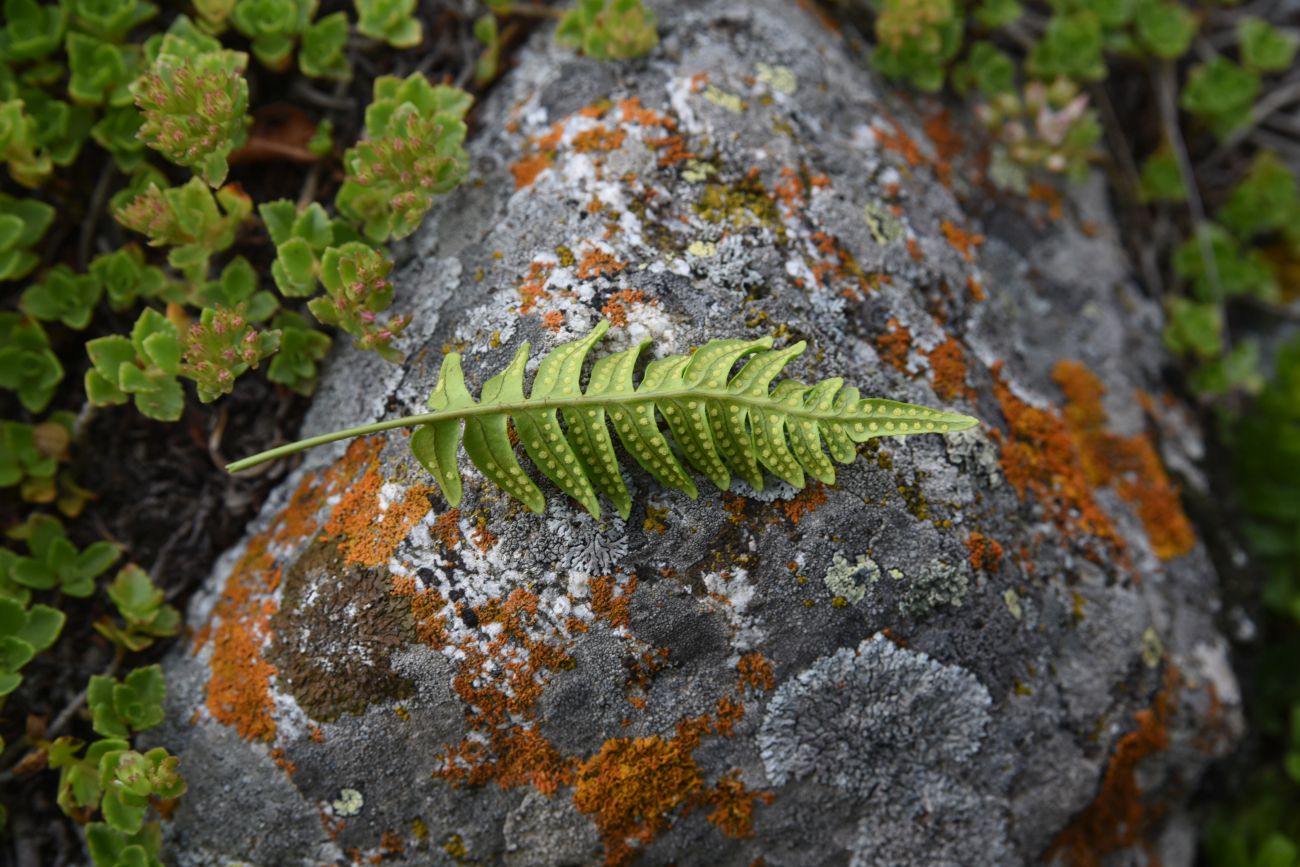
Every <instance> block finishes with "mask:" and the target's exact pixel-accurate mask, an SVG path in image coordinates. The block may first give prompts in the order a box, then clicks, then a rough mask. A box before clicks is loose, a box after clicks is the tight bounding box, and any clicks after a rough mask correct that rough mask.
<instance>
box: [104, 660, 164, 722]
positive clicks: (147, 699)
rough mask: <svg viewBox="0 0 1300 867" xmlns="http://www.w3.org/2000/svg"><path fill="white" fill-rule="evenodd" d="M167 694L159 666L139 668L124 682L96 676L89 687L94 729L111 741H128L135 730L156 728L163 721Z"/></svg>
mask: <svg viewBox="0 0 1300 867" xmlns="http://www.w3.org/2000/svg"><path fill="white" fill-rule="evenodd" d="M166 695H167V684H166V682H165V681H164V679H163V673H162V668H161V667H160V666H158V665H150V666H146V667H144V668H137V669H135V670H134V671H132V672H131V673H130V674H128V675H127V676H126V677H125V678H124V679H123V680H122V681H118V680H115V679H114V678H111V677H106V676H104V675H98V674H97V675H94V676H92V677H91V678H90V684H89V685H88V686H87V688H86V703H87V704H88V705H89V706H90V711H91V716H92V723H91V724H92V727H93V728H94V729H95V731H96V732H98V733H99V734H101V735H103V736H104V737H109V738H126V737H128V736H129V735H130V733H131V732H133V731H137V732H138V731H144V730H145V729H149V728H153V727H154V726H156V725H158V723H160V722H162V719H163V709H162V703H163V699H164V698H165V697H166Z"/></svg>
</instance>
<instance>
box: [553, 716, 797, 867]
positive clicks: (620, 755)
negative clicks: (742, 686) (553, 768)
mask: <svg viewBox="0 0 1300 867" xmlns="http://www.w3.org/2000/svg"><path fill="white" fill-rule="evenodd" d="M711 731H713V732H717V731H718V729H717V728H716V726H715V725H714V723H713V721H712V720H711V719H710V718H709V716H708V715H707V714H706V715H704V716H702V717H695V718H688V719H684V720H681V721H680V722H678V723H677V730H676V732H675V734H674V736H673V737H671V738H667V737H662V736H659V735H654V736H652V737H641V738H611V739H610V740H607V741H605V743H604V744H603V745H602V746H601V748H600V751H599V752H598V753H596V755H594V756H592V757H591V758H589V759H587V760H586V761H585V762H583V763H582V764H581V765H580V766H579V767H578V769H577V772H576V777H575V788H574V792H573V803H574V805H575V806H577V808H578V809H579V810H580V811H582V812H583V813H587V814H588V815H590V816H591V818H592V820H593V821H594V822H595V823H596V827H597V828H598V829H599V830H600V832H601V837H602V838H603V839H604V842H605V863H606V864H608V865H617V864H627V863H629V862H630V861H632V860H633V859H634V858H635V857H636V856H637V854H638V849H639V848H640V847H641V846H644V845H646V844H647V843H649V842H650V841H651V840H653V839H654V838H655V836H656V835H657V834H659V833H660V832H661V831H663V830H665V829H666V828H668V827H669V825H670V824H671V817H672V815H673V814H674V813H675V812H676V811H677V810H679V809H681V810H683V812H689V811H690V810H693V809H699V808H712V809H711V810H710V815H716V816H717V821H714V824H715V825H717V826H718V827H720V828H721V829H722V830H723V831H724V832H725V833H728V834H733V832H735V833H734V834H733V836H739V835H743V834H745V833H748V830H749V828H750V824H751V819H752V815H753V806H754V802H755V801H757V800H760V799H761V800H763V801H765V802H767V803H770V802H771V799H772V796H771V794H770V793H766V792H760V793H751V792H749V791H747V790H745V789H744V787H743V785H739V783H740V780H739V772H737V771H731V772H730V773H728V774H727V775H725V776H724V777H723V778H722V780H720V781H719V783H718V784H717V785H716V786H715V787H712V788H710V787H706V786H705V783H704V777H703V774H702V772H701V770H700V766H699V765H698V764H697V763H696V761H695V756H694V752H695V749H696V748H697V747H698V746H699V745H700V739H701V738H702V737H703V736H704V735H706V734H708V733H709V732H711ZM745 800H747V801H748V803H747V804H746V803H743V801H745ZM711 821H713V820H711Z"/></svg>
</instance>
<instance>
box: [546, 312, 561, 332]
mask: <svg viewBox="0 0 1300 867" xmlns="http://www.w3.org/2000/svg"><path fill="white" fill-rule="evenodd" d="M542 327H543V328H545V329H546V330H547V331H554V332H556V333H557V334H558V333H559V331H560V329H561V328H563V327H564V314H563V313H561V312H560V311H558V310H548V311H546V312H545V313H543V314H542Z"/></svg>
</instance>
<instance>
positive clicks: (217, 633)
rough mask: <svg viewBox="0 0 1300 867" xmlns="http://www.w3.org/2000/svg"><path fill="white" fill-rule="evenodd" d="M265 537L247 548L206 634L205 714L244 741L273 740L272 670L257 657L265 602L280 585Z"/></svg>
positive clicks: (267, 614) (267, 613)
mask: <svg viewBox="0 0 1300 867" xmlns="http://www.w3.org/2000/svg"><path fill="white" fill-rule="evenodd" d="M268 542H269V539H268V538H267V534H260V535H259V536H258V537H255V538H254V539H253V540H252V541H250V542H249V545H248V550H247V551H245V553H244V556H243V557H241V558H240V560H239V562H238V563H237V564H235V568H234V569H233V570H231V574H230V577H229V578H228V579H227V580H226V586H225V589H224V591H223V594H222V597H221V600H220V601H219V602H218V603H217V605H216V607H215V608H214V609H213V618H214V619H216V620H217V621H218V625H217V626H216V627H215V628H214V629H213V630H211V632H210V637H211V642H212V658H211V660H210V661H209V662H208V667H209V669H210V670H211V672H212V673H211V676H210V677H209V678H208V690H207V708H208V713H210V714H211V715H212V718H213V719H215V720H217V721H218V722H220V723H224V724H225V725H228V726H232V727H233V728H234V729H235V731H236V732H238V733H239V736H240V737H242V738H245V739H247V740H258V741H270V740H274V739H275V731H276V725H275V718H274V717H273V716H272V713H273V712H274V710H275V703H274V702H273V701H272V699H271V693H270V684H271V677H272V675H274V674H275V673H276V672H275V667H274V666H273V665H271V663H269V662H267V661H266V660H265V659H264V658H263V657H262V645H263V644H264V643H265V641H266V637H267V631H268V624H269V623H270V621H271V615H273V614H274V613H275V610H276V604H275V602H274V600H272V599H271V598H269V594H270V593H272V592H274V590H275V587H276V585H278V584H279V582H280V569H279V567H277V566H276V565H275V558H274V557H273V556H272V555H271V554H270V552H269V551H267V549H266V546H267V544H268Z"/></svg>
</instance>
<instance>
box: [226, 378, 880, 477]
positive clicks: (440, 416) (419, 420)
mask: <svg viewBox="0 0 1300 867" xmlns="http://www.w3.org/2000/svg"><path fill="white" fill-rule="evenodd" d="M687 397H694V398H699V399H703V400H725V401H730V402H732V403H739V404H744V405H745V406H748V407H751V408H761V409H780V411H781V412H782V413H784V414H786V415H792V416H800V417H802V418H813V419H816V420H818V421H821V420H827V421H837V422H841V423H842V422H844V418H842V417H841V416H840V415H838V414H837V413H836V411H835V408H834V406H832V407H830V408H829V409H828V410H827V411H825V412H817V411H816V410H813V409H810V408H808V407H802V406H791V405H790V404H787V403H784V402H782V401H776V400H772V399H771V397H770V395H769V396H768V397H766V398H762V397H753V396H750V395H745V394H737V393H735V392H730V391H717V390H714V389H701V388H697V387H692V388H677V389H671V390H668V391H650V392H632V393H630V394H599V395H586V394H583V395H574V396H572V397H544V398H540V399H537V400H534V399H531V398H528V399H525V400H521V401H511V402H509V403H490V404H484V403H476V404H474V405H472V406H465V407H460V408H457V409H445V410H439V411H437V412H426V413H420V414H419V415H408V416H403V417H401V418H392V419H387V420H385V421H377V422H372V423H371V424H365V425H360V426H358V427H352V428H347V429H346V430H337V431H331V432H330V433H327V434H320V435H319V436H314V437H308V438H307V439H303V440H298V441H297V442H293V443H288V444H287V445H283V446H277V447H276V448H273V449H267V450H266V451H264V452H258V453H257V454H255V455H251V456H249V457H246V458H242V459H240V460H238V461H235V462H234V463H230V464H227V465H226V471H227V472H231V473H238V472H241V471H243V470H247V469H251V468H253V467H255V466H257V465H258V464H263V463H266V462H267V461H272V460H275V459H276V458H282V457H287V456H288V455H292V454H295V453H297V452H300V451H305V450H306V449H310V448H315V447H316V446H323V445H328V444H330V443H334V442H338V441H339V440H345V439H351V438H353V437H359V436H367V435H369V434H374V433H382V432H383V431H386V430H394V429H396V428H402V427H418V426H420V425H425V424H433V423H434V422H440V421H452V420H455V419H464V418H473V417H474V416H480V415H498V414H501V413H505V414H507V415H511V414H513V413H516V412H523V411H525V410H535V409H564V408H566V407H575V406H609V405H611V404H633V403H644V402H646V401H653V402H656V403H657V402H659V401H661V400H675V399H678V398H687ZM841 411H842V410H841ZM892 418H893V417H892V416H891V417H890V420H892Z"/></svg>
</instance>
